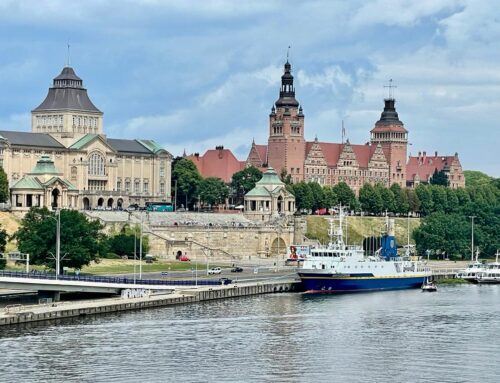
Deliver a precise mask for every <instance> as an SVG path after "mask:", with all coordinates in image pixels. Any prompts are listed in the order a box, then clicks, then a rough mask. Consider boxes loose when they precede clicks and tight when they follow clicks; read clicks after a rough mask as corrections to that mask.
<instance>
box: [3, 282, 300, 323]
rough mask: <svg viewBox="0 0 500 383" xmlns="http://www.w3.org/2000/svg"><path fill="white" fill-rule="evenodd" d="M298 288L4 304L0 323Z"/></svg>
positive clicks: (276, 285)
mask: <svg viewBox="0 0 500 383" xmlns="http://www.w3.org/2000/svg"><path fill="white" fill-rule="evenodd" d="M299 289H300V282H298V281H295V280H293V279H288V280H280V281H266V282H246V283H234V284H231V285H226V286H209V287H198V288H192V289H185V288H179V289H176V290H175V292H174V293H172V294H167V295H165V294H161V295H154V294H151V295H148V296H145V297H142V298H127V299H123V298H106V299H97V300H87V301H78V302H57V303H49V304H44V305H40V304H39V305H27V306H23V305H12V306H7V307H5V308H4V312H3V313H0V326H6V325H16V324H22V323H31V322H39V321H46V320H54V319H63V318H71V317H78V316H86V315H97V314H105V313H113V312H119V311H128V310H139V309H144V308H152V307H162V306H170V305H178V304H185V303H196V302H202V301H208V300H214V299H225V298H233V297H242V296H248V295H257V294H271V293H280V292H288V291H298V290H299Z"/></svg>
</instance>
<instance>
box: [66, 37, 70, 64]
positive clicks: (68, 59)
mask: <svg viewBox="0 0 500 383" xmlns="http://www.w3.org/2000/svg"><path fill="white" fill-rule="evenodd" d="M67 45H68V56H67V57H66V66H67V67H68V68H69V67H70V66H71V60H70V57H71V56H70V45H69V41H68V43H67Z"/></svg>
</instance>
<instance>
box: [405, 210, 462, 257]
mask: <svg viewBox="0 0 500 383" xmlns="http://www.w3.org/2000/svg"><path fill="white" fill-rule="evenodd" d="M413 238H414V239H415V243H416V247H417V252H418V253H419V254H422V255H423V254H425V252H426V250H427V249H429V250H434V251H436V250H439V251H440V252H446V254H447V255H448V256H449V257H450V258H452V259H463V258H464V257H465V255H466V254H469V253H470V250H469V249H470V240H469V238H470V224H469V223H468V222H467V219H466V217H464V216H462V215H459V214H445V213H433V214H431V215H429V216H427V217H426V218H425V219H424V220H423V221H422V224H421V225H420V226H419V227H418V228H417V229H415V230H414V231H413Z"/></svg>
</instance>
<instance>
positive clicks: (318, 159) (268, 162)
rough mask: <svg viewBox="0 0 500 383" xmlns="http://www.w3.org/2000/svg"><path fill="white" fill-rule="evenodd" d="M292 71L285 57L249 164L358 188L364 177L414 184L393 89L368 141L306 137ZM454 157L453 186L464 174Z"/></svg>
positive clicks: (371, 181)
mask: <svg viewBox="0 0 500 383" xmlns="http://www.w3.org/2000/svg"><path fill="white" fill-rule="evenodd" d="M291 72H292V68H291V65H290V63H289V62H288V61H287V62H286V63H285V66H284V73H283V75H282V76H281V87H280V91H279V98H278V100H277V101H276V102H275V103H274V105H273V107H272V108H271V114H270V115H269V138H268V142H267V145H258V144H256V143H255V142H252V145H251V148H250V152H249V154H248V156H247V160H246V163H247V166H255V167H257V168H260V169H265V168H266V167H267V166H271V167H273V168H274V169H276V170H277V172H278V173H280V174H281V172H283V171H286V173H287V174H289V175H290V176H291V179H292V181H293V182H300V181H306V182H318V183H319V184H321V185H335V184H337V183H339V182H345V183H347V184H348V185H349V186H350V187H351V188H352V189H353V190H354V191H355V192H356V193H357V192H358V191H359V189H360V188H361V187H362V185H363V184H365V183H369V184H372V185H374V184H376V183H381V184H383V185H386V186H390V185H392V184H393V183H397V184H399V185H400V186H402V187H404V186H407V185H408V186H412V185H414V179H413V178H414V175H415V174H416V173H415V172H413V174H409V172H408V171H407V166H410V167H411V169H414V165H413V161H414V160H413V159H412V158H411V157H410V158H407V147H408V130H407V129H406V128H405V126H404V124H403V122H402V121H401V120H400V119H399V116H398V113H397V111H396V108H395V103H396V101H395V99H394V98H393V97H392V96H391V95H389V98H387V99H385V100H384V103H385V105H384V109H383V111H382V113H381V116H380V119H379V120H378V121H377V122H376V123H375V126H374V127H373V129H372V130H371V132H370V142H368V143H366V144H364V145H358V144H351V143H350V142H349V140H347V141H346V142H345V143H329V142H321V141H319V140H318V139H317V138H315V139H314V141H306V140H305V138H304V133H305V124H304V119H305V117H304V111H303V109H302V107H301V106H300V104H299V102H298V101H297V100H296V98H295V87H294V84H293V75H292V73H291ZM455 157H456V160H454V162H453V161H451V160H450V159H449V158H450V157H446V158H448V162H447V163H449V167H450V177H454V179H450V185H451V186H452V187H458V186H460V185H461V183H460V182H459V181H460V180H463V172H462V168H461V166H460V162H459V161H458V156H457V155H456V156H455ZM452 162H453V165H452ZM436 164H437V162H436ZM439 166H441V165H439ZM442 167H445V165H442ZM438 170H439V169H438ZM412 171H413V170H412ZM432 172H434V169H432ZM431 175H432V174H431ZM424 178H425V181H423V179H422V178H420V180H421V181H422V182H427V180H428V177H424Z"/></svg>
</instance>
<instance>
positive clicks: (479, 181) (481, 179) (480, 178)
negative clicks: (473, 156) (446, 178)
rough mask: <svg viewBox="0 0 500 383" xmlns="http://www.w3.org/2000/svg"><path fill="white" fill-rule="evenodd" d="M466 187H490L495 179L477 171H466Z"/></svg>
mask: <svg viewBox="0 0 500 383" xmlns="http://www.w3.org/2000/svg"><path fill="white" fill-rule="evenodd" d="M464 177H465V187H470V186H480V185H488V184H490V183H491V182H492V181H493V177H490V176H489V175H487V174H485V173H483V172H479V171H476V170H464Z"/></svg>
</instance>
